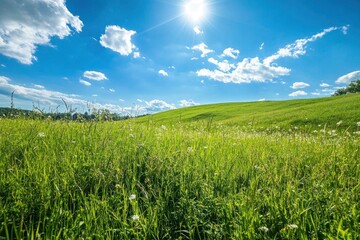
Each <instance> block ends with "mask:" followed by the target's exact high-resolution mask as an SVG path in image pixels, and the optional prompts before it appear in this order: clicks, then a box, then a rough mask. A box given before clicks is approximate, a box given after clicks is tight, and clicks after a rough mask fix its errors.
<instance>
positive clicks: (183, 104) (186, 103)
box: [179, 99, 199, 107]
mask: <svg viewBox="0 0 360 240" xmlns="http://www.w3.org/2000/svg"><path fill="white" fill-rule="evenodd" d="M196 105H199V103H197V102H194V101H193V100H191V99H189V100H185V99H184V100H180V101H179V106H180V107H191V106H196Z"/></svg>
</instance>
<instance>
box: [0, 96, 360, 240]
mask: <svg viewBox="0 0 360 240" xmlns="http://www.w3.org/2000/svg"><path fill="white" fill-rule="evenodd" d="M333 99H334V100H333ZM333 99H332V98H328V99H320V100H301V101H291V102H279V105H278V106H277V108H278V110H277V111H279V113H278V114H275V113H274V114H271V113H272V112H273V111H270V108H272V109H273V110H274V111H275V109H276V106H275V105H277V104H274V103H270V102H264V103H257V104H255V103H249V104H229V105H225V104H224V105H217V106H219V107H220V108H219V110H216V107H215V106H205V107H195V108H189V109H183V110H176V111H174V112H167V113H162V114H159V115H154V116H151V117H150V118H149V117H147V118H142V119H131V120H128V121H118V122H85V123H80V122H66V121H51V120H43V121H39V120H25V119H0V133H1V134H0V159H1V161H0V222H1V225H0V239H360V160H359V159H360V126H359V125H360V123H359V122H360V117H359V108H356V107H358V106H359V101H358V100H359V96H358V95H354V96H350V97H348V96H346V97H340V98H333ZM356 101H357V102H356ZM326 103H329V104H326ZM270 105H272V107H270ZM329 105H330V106H331V107H332V109H333V110H332V111H330V107H329ZM239 106H240V107H239ZM246 106H248V108H249V109H250V108H253V109H257V110H258V111H259V112H260V113H257V112H253V111H250V110H249V109H248V108H247V107H246ZM291 106H292V107H291ZM314 106H317V107H314ZM325 106H326V107H325ZM284 108H288V110H289V112H293V115H291V114H290V113H289V115H286V114H285V110H284ZM208 109H212V111H211V112H210V113H211V114H212V116H213V117H212V118H204V119H202V120H201V121H197V122H196V121H191V119H197V117H196V116H199V115H200V116H205V115H202V114H205V113H207V112H209V111H207V110H208ZM220 109H222V110H223V109H228V110H226V113H225V112H222V110H220ZM230 109H233V112H230ZM296 109H297V110H298V111H296ZM301 109H304V110H303V111H304V112H306V114H305V116H303V115H302V114H300V115H298V116H299V117H298V118H294V117H293V116H294V115H296V114H299V112H301V111H300V110H301ZM306 109H307V110H311V114H310V113H309V112H308V111H307V110H306ZM344 109H345V110H346V109H347V110H348V111H349V113H347V112H345V110H344ZM305 110H306V111H305ZM343 110H344V111H343ZM217 111H218V113H217V114H215V113H216V112H217ZM281 111H282V112H283V114H280V112H281ZM235 112H242V113H243V112H246V113H247V114H244V115H235V114H233V115H232V116H231V117H230V118H229V117H227V118H225V117H222V116H223V115H225V114H228V115H229V114H232V113H235ZM179 113H182V121H179V120H178V117H177V116H178V115H179ZM265 113H267V115H268V118H269V119H270V120H266V119H268V118H266V114H265ZM335 113H337V114H338V115H336V114H335ZM316 114H318V116H319V117H318V118H317V119H316V118H315V116H316ZM324 114H325V115H324ZM326 114H328V115H326ZM171 115H172V118H170V116H171ZM329 116H334V117H333V118H331V117H329ZM306 118H307V120H308V122H304V121H303V120H306ZM279 119H284V121H280V120H279ZM286 119H288V120H286ZM340 120H342V122H339V121H340ZM249 121H252V122H251V124H249ZM276 121H279V122H276ZM162 122H163V123H164V125H162ZM309 122H311V128H309V127H305V125H306V124H310V123H309ZM165 123H166V124H165ZM315 123H316V124H315Z"/></svg>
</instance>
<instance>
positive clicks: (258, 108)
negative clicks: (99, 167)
mask: <svg viewBox="0 0 360 240" xmlns="http://www.w3.org/2000/svg"><path fill="white" fill-rule="evenodd" d="M149 120H151V121H153V122H156V123H161V124H168V123H176V122H179V121H181V122H188V121H215V122H220V123H225V124H229V125H249V124H251V125H252V126H254V127H260V128H261V127H268V126H275V125H276V126H280V127H290V126H298V127H304V126H308V127H317V128H318V125H322V126H324V125H325V124H326V125H327V126H329V127H335V126H336V123H338V122H339V121H342V123H341V125H340V126H337V127H342V128H348V127H350V128H353V129H356V127H357V126H356V123H357V122H359V121H360V94H350V95H345V96H339V97H326V98H317V99H302V100H287V101H265V102H247V103H220V104H210V105H200V106H194V107H188V108H181V109H176V110H171V111H166V112H162V113H158V114H154V115H150V116H146V117H142V118H139V119H138V121H139V122H146V121H149Z"/></svg>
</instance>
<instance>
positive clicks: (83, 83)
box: [79, 79, 91, 86]
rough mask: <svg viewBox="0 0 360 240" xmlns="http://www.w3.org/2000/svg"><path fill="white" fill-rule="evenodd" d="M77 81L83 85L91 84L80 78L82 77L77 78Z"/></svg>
mask: <svg viewBox="0 0 360 240" xmlns="http://www.w3.org/2000/svg"><path fill="white" fill-rule="evenodd" d="M79 83H81V84H82V85H85V86H91V83H89V82H88V81H85V80H82V79H80V80H79Z"/></svg>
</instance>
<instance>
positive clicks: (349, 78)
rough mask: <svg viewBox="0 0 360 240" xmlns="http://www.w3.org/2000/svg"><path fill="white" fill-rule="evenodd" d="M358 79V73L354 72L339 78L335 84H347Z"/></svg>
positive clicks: (359, 77) (359, 75) (359, 74)
mask: <svg viewBox="0 0 360 240" xmlns="http://www.w3.org/2000/svg"><path fill="white" fill-rule="evenodd" d="M357 79H360V71H354V72H351V73H348V74H346V75H344V76H341V77H339V78H338V79H337V80H336V82H335V83H336V84H349V83H350V82H351V81H354V80H357Z"/></svg>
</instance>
